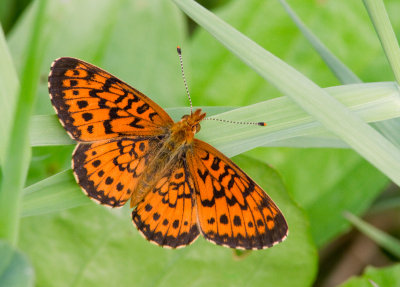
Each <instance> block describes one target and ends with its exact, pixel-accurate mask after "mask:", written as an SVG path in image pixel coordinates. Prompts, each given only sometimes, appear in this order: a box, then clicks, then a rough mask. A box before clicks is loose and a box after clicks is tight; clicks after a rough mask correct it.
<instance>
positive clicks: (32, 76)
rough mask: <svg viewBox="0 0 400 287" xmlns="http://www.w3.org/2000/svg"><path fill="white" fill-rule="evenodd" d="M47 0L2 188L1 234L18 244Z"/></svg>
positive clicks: (33, 43)
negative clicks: (30, 125)
mask: <svg viewBox="0 0 400 287" xmlns="http://www.w3.org/2000/svg"><path fill="white" fill-rule="evenodd" d="M46 3H47V0H39V6H38V10H37V14H36V19H35V22H34V25H33V30H32V36H31V39H30V45H29V46H28V47H29V50H28V56H27V60H26V63H25V66H24V68H23V71H22V78H21V89H20V91H19V93H18V95H17V101H16V110H15V113H14V119H13V123H12V127H11V131H10V132H11V134H10V140H9V142H8V145H7V147H6V154H5V160H4V165H3V174H2V175H3V181H2V183H1V189H0V238H4V239H6V240H8V241H9V242H11V244H13V245H16V243H17V238H18V229H19V218H20V209H21V202H22V189H23V186H24V182H25V177H26V173H27V170H28V165H29V159H30V146H29V133H28V131H29V122H30V116H31V113H32V110H33V104H34V100H35V92H36V88H37V84H38V78H39V67H40V65H39V63H40V61H39V55H40V50H39V45H40V35H41V30H42V26H43V22H44V10H45V8H46Z"/></svg>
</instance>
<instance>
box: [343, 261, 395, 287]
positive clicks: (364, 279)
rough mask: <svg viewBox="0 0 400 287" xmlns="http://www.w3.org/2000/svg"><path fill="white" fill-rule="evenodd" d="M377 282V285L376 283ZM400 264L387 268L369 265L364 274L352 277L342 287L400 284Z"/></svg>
mask: <svg viewBox="0 0 400 287" xmlns="http://www.w3.org/2000/svg"><path fill="white" fill-rule="evenodd" d="M374 284H375V285H374ZM399 285H400V264H395V265H393V266H391V267H387V268H374V267H368V268H367V270H366V271H365V272H364V274H363V275H362V276H360V277H359V278H352V279H350V280H348V281H347V282H346V283H344V284H342V285H340V287H371V286H399Z"/></svg>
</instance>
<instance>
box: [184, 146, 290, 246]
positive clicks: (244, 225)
mask: <svg viewBox="0 0 400 287" xmlns="http://www.w3.org/2000/svg"><path fill="white" fill-rule="evenodd" d="M187 160H188V165H189V167H190V171H191V174H192V175H193V177H194V180H195V186H196V207H197V214H198V224H199V228H200V231H201V233H202V234H203V235H204V237H205V238H206V239H208V240H210V241H212V242H214V243H216V244H219V245H224V246H227V247H231V248H241V249H263V248H267V247H271V246H273V245H275V244H276V243H279V242H281V241H282V240H283V239H285V238H286V235H287V230H288V228H287V223H286V221H285V219H284V217H283V215H282V213H281V212H280V210H279V209H278V207H277V206H276V205H275V204H274V202H273V201H272V200H271V199H270V198H269V197H268V195H267V194H266V193H265V192H264V191H263V190H262V189H261V188H260V187H259V186H258V185H257V184H256V183H255V182H254V181H253V180H252V179H251V178H250V177H248V176H247V175H246V174H245V173H244V172H243V171H242V170H241V169H240V168H239V167H238V166H236V165H235V164H234V163H233V162H232V161H231V160H230V159H229V158H227V157H226V156H224V155H223V154H222V153H221V152H219V151H218V150H216V149H215V148H213V147H212V146H210V145H209V144H207V143H205V142H202V141H200V140H196V139H195V140H194V144H193V150H192V151H190V152H188V155H187Z"/></svg>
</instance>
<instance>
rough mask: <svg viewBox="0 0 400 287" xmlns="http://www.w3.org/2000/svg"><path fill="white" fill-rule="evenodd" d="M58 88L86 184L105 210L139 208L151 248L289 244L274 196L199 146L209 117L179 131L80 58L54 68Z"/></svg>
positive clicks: (194, 118)
mask: <svg viewBox="0 0 400 287" xmlns="http://www.w3.org/2000/svg"><path fill="white" fill-rule="evenodd" d="M178 52H180V51H179V49H178ZM48 85H49V93H50V98H51V102H52V104H53V106H54V108H55V111H56V113H57V115H58V117H59V119H60V122H61V124H62V125H63V127H64V128H65V130H66V131H67V133H68V134H69V135H70V137H71V138H72V139H74V140H76V141H78V145H77V146H76V148H75V151H74V153H73V156H72V169H73V170H74V175H75V178H76V181H77V182H78V184H79V185H80V186H81V188H82V190H83V191H84V192H85V193H86V194H87V195H88V196H89V197H90V198H91V199H93V200H95V201H96V202H98V203H100V204H104V205H108V206H111V207H119V206H122V205H124V204H125V203H126V202H127V201H128V200H129V199H130V200H131V204H130V205H131V207H134V206H136V208H135V209H134V210H133V212H132V219H133V223H134V224H135V225H136V227H137V228H138V230H139V231H140V232H141V233H142V234H143V235H144V237H145V238H146V239H147V240H149V241H151V242H153V243H155V244H157V245H160V246H163V247H170V248H178V247H183V246H186V245H188V244H190V243H192V242H193V241H194V240H195V239H196V238H197V237H198V236H199V234H200V233H201V234H202V235H203V236H204V237H205V238H206V239H207V240H209V241H211V242H214V243H216V244H219V245H223V246H227V247H230V248H238V249H263V248H267V247H271V246H273V245H274V244H276V243H279V242H281V241H282V240H284V239H285V238H286V236H287V231H288V228H287V224H286V221H285V219H284V217H283V215H282V213H281V212H280V211H279V209H278V207H277V206H276V205H275V204H274V202H273V201H272V200H271V199H270V198H269V197H268V195H266V194H265V192H264V191H263V190H262V189H261V188H260V187H259V186H258V185H257V184H256V183H255V182H254V181H253V180H252V179H251V178H249V177H248V176H247V175H246V174H245V173H244V172H243V171H242V170H241V169H240V168H239V167H238V166H236V164H234V163H233V162H232V161H231V160H230V159H229V158H227V157H226V156H224V155H223V154H222V153H221V152H219V151H218V150H216V149H215V148H213V147H212V146H210V145H209V144H207V143H205V142H203V141H200V140H198V139H195V138H194V135H195V134H196V133H197V132H198V131H199V130H200V124H199V123H200V121H201V120H203V119H204V117H205V116H206V114H205V113H203V112H202V111H201V110H200V109H198V110H196V111H195V112H194V113H191V114H190V115H185V116H183V117H182V119H181V120H180V121H179V122H176V123H174V122H173V120H172V119H171V118H170V116H169V115H168V114H167V113H166V112H165V111H164V110H163V109H162V108H161V107H159V106H158V105H157V104H156V103H154V102H153V101H152V100H151V99H149V98H148V97H146V96H145V95H143V94H142V93H140V92H139V91H137V90H135V89H134V88H132V87H131V86H129V85H127V84H125V83H124V82H122V81H121V80H119V79H117V78H116V77H114V76H112V75H111V74H109V73H107V72H105V71H103V70H102V69H100V68H98V67H95V66H93V65H91V64H88V63H86V62H84V61H81V60H78V59H74V58H59V59H57V60H55V61H54V62H53V64H52V66H51V71H50V75H49V83H48Z"/></svg>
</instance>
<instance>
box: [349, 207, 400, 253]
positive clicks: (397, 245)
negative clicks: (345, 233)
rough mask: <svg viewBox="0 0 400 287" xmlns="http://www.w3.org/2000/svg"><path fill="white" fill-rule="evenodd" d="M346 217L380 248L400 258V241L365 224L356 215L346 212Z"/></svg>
mask: <svg viewBox="0 0 400 287" xmlns="http://www.w3.org/2000/svg"><path fill="white" fill-rule="evenodd" d="M344 217H346V219H347V220H349V221H350V222H351V223H352V224H353V225H354V226H355V227H356V228H357V229H358V230H360V231H361V232H362V233H363V234H365V235H366V236H368V237H369V238H371V239H372V240H373V241H375V242H376V243H377V244H378V245H379V246H381V247H383V248H384V249H386V250H387V251H388V252H390V253H391V254H393V255H394V256H396V257H397V258H400V240H398V239H396V238H394V237H392V236H390V235H388V234H386V233H385V232H382V231H381V230H379V229H377V228H375V227H374V226H372V225H370V224H368V223H366V222H364V221H363V220H361V219H360V218H358V217H357V216H355V215H354V214H351V213H349V212H346V213H345V214H344Z"/></svg>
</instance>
